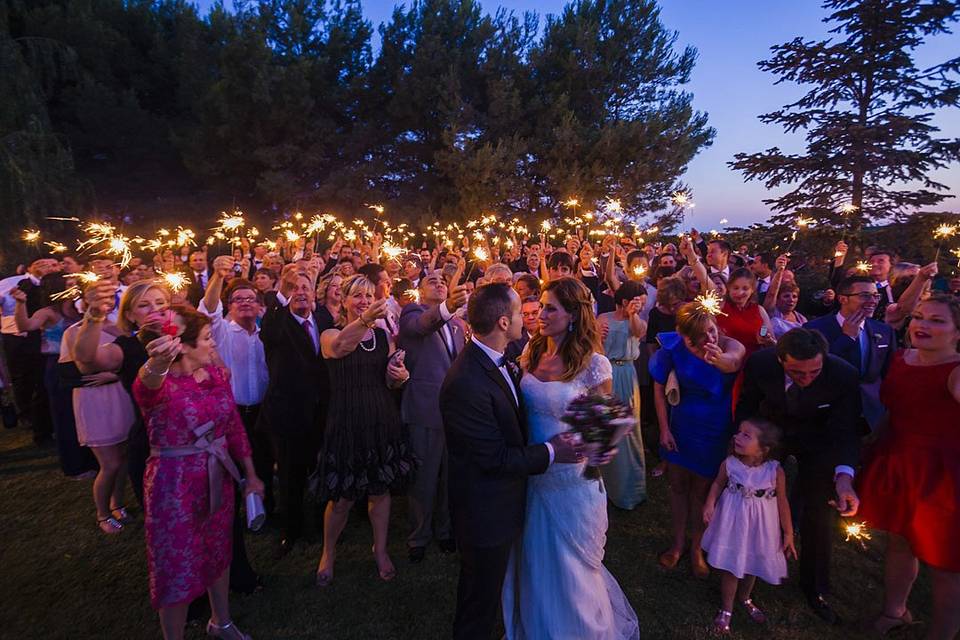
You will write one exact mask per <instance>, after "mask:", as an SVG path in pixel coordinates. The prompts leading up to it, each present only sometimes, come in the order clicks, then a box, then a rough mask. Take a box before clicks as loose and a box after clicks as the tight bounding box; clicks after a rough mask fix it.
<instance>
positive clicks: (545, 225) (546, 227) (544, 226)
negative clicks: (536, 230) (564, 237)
mask: <svg viewBox="0 0 960 640" xmlns="http://www.w3.org/2000/svg"><path fill="white" fill-rule="evenodd" d="M540 230H541V231H543V232H544V233H547V232H548V231H550V221H549V220H544V221H543V222H541V223H540Z"/></svg>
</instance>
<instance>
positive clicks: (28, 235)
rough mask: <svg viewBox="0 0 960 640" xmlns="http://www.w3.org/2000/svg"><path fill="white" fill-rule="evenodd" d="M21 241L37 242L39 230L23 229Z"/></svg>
mask: <svg viewBox="0 0 960 640" xmlns="http://www.w3.org/2000/svg"><path fill="white" fill-rule="evenodd" d="M23 240H24V242H37V241H38V240H40V230H39V229H24V230H23Z"/></svg>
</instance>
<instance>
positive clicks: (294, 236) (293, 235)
mask: <svg viewBox="0 0 960 640" xmlns="http://www.w3.org/2000/svg"><path fill="white" fill-rule="evenodd" d="M283 235H284V236H286V238H287V241H288V242H296V241H297V240H299V239H300V234H299V233H297V232H296V231H294V230H293V229H287V230H286V231H284V232H283Z"/></svg>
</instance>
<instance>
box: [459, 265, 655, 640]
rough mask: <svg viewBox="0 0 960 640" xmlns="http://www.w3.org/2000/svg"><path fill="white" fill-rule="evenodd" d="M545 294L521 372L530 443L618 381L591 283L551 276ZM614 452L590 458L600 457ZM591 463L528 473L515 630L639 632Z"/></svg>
mask: <svg viewBox="0 0 960 640" xmlns="http://www.w3.org/2000/svg"><path fill="white" fill-rule="evenodd" d="M540 302H541V305H542V310H541V313H540V317H539V320H538V325H539V331H538V332H537V333H536V334H534V335H533V336H532V337H531V339H530V343H529V344H528V345H527V348H526V349H525V350H524V354H523V356H521V366H522V368H523V371H524V373H523V377H522V379H521V380H520V383H519V385H518V386H517V391H518V392H519V393H520V394H521V395H522V397H523V398H522V403H521V404H520V407H521V409H523V410H525V411H526V415H527V425H528V428H529V439H528V440H529V444H540V443H545V442H548V441H549V440H551V439H552V438H555V437H563V436H564V435H565V434H566V432H568V431H569V429H570V427H569V425H568V424H567V423H565V422H564V421H563V416H564V414H565V413H566V411H567V407H568V406H569V405H570V402H571V401H572V400H574V399H575V398H577V397H579V396H582V395H584V394H588V393H603V394H610V393H611V391H612V388H613V371H612V367H611V366H610V361H609V360H607V358H606V357H605V356H604V355H603V353H602V349H603V346H602V343H601V340H600V329H599V327H598V325H597V320H596V319H595V318H594V315H593V301H592V299H591V296H590V290H589V289H588V288H587V287H586V285H584V284H583V283H582V282H580V281H579V280H576V279H574V278H570V277H561V278H557V279H555V280H551V281H550V282H549V283H547V285H546V286H545V287H544V290H543V293H542V294H541V297H540ZM518 311H519V306H518ZM471 314H472V312H471ZM518 315H519V314H518ZM518 321H519V320H518ZM612 457H613V455H608V456H605V457H604V458H603V459H599V460H591V461H590V463H591V464H593V465H598V466H599V465H603V464H606V463H607V462H609V461H610V459H612ZM586 465H587V461H586V460H585V461H583V462H579V463H572V464H551V465H550V466H549V467H547V470H546V471H545V472H544V473H543V474H541V475H534V476H529V478H528V481H527V505H526V513H525V520H524V526H523V534H522V538H521V541H520V544H519V546H517V547H516V549H515V551H514V552H513V554H512V555H511V557H510V561H509V565H508V567H507V571H506V575H507V576H508V577H507V579H506V581H505V582H504V585H503V618H504V627H505V631H506V637H507V638H508V640H519V639H523V638H560V637H563V638H578V639H580V640H600V639H601V638H602V639H604V640H613V639H619V638H624V639H633V638H639V633H640V632H639V625H638V622H637V614H636V613H635V612H634V611H633V609H632V607H631V606H630V603H629V602H628V601H627V598H626V596H624V594H623V591H622V590H621V589H620V585H618V584H617V581H616V579H615V578H614V577H613V576H612V575H610V572H609V571H607V569H606V567H604V566H603V556H604V545H605V542H606V532H607V496H606V493H605V490H604V486H603V481H602V479H600V480H595V479H592V478H588V477H585V476H584V467H585V466H586Z"/></svg>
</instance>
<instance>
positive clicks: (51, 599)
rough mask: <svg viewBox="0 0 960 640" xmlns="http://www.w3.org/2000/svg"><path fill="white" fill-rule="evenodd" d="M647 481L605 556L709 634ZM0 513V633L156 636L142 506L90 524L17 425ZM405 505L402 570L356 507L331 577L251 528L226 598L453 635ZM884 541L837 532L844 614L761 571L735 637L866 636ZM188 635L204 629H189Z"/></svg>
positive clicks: (307, 547)
mask: <svg viewBox="0 0 960 640" xmlns="http://www.w3.org/2000/svg"><path fill="white" fill-rule="evenodd" d="M649 492H650V499H649V501H648V503H647V504H645V505H643V506H641V507H638V508H637V509H636V510H635V511H632V512H619V511H615V512H612V513H611V519H610V531H609V534H608V535H609V539H608V541H607V559H606V565H607V567H608V568H609V569H610V570H611V572H612V573H613V574H614V576H616V578H617V579H618V580H619V581H620V584H621V585H622V586H623V588H624V591H625V592H626V594H627V596H628V597H629V599H630V601H631V602H632V603H633V606H634V608H635V609H636V611H637V614H638V615H639V617H640V625H641V635H642V637H643V638H646V639H650V638H677V639H690V638H707V637H709V634H708V633H707V626H708V624H709V622H710V620H711V619H712V616H713V614H714V613H715V611H716V608H717V604H716V603H717V598H718V589H719V580H718V579H717V578H716V577H715V576H714V577H712V578H711V579H710V580H706V581H699V580H696V579H694V578H693V577H691V575H690V573H689V568H688V566H687V565H686V564H684V563H681V565H680V567H679V568H678V569H677V570H676V571H673V572H667V571H664V570H662V569H661V568H659V567H658V566H657V563H656V557H657V553H658V552H659V551H661V550H662V549H663V548H665V546H666V544H667V527H666V522H667V519H668V514H667V505H666V500H665V492H666V484H665V481H664V480H663V479H650V481H649ZM0 514H2V516H3V517H2V518H0V567H2V570H0V638H55V639H59V638H71V639H73V638H108V637H110V638H159V637H160V631H159V625H158V622H157V617H156V614H155V613H154V612H153V610H152V609H151V608H150V604H149V599H148V592H147V575H146V561H145V556H144V542H143V527H142V524H141V522H142V519H141V518H139V516H140V514H139V511H138V512H137V514H136V515H137V516H138V522H137V523H135V524H133V525H132V526H129V527H127V529H125V530H124V532H123V533H122V534H121V535H118V536H113V537H106V536H104V535H103V534H101V533H100V532H99V530H98V529H97V528H96V526H95V524H94V512H93V503H92V499H91V497H90V482H89V481H84V482H75V481H70V480H66V479H64V478H63V477H62V475H61V473H60V471H59V468H58V466H57V461H56V457H55V454H54V453H53V452H52V451H40V450H38V449H36V448H35V447H34V446H33V445H32V443H31V441H30V437H29V434H28V433H27V432H26V431H25V430H24V429H22V428H18V429H14V430H11V431H2V432H0ZM405 515H406V504H405V501H404V500H403V499H400V500H397V501H395V504H394V517H393V522H392V529H391V537H392V543H391V545H390V548H391V552H392V554H393V558H394V561H395V563H396V565H397V569H398V577H397V579H396V580H394V581H393V582H392V583H383V582H381V581H380V580H378V579H377V578H376V574H375V565H374V562H373V558H372V555H371V553H370V545H371V539H370V527H369V523H368V522H367V521H366V519H365V518H361V517H356V516H355V515H351V521H350V523H349V524H348V526H347V530H346V532H345V537H344V540H343V541H342V543H341V545H340V550H339V557H338V563H337V573H336V579H335V582H334V584H333V585H332V586H331V587H330V588H328V589H326V590H322V591H321V590H317V589H316V588H314V587H313V572H314V570H315V568H316V563H317V560H318V559H319V556H320V544H319V541H317V540H315V539H310V540H308V544H304V543H301V546H300V547H298V548H296V549H294V551H293V552H292V553H291V554H290V555H288V556H287V557H286V558H284V559H283V560H282V561H279V562H277V561H274V560H273V555H272V550H273V545H274V544H275V543H276V538H277V534H276V531H275V530H272V529H270V528H266V529H265V531H266V533H263V534H257V535H248V536H247V548H248V552H249V554H250V556H251V558H252V562H253V564H254V566H255V567H256V569H257V570H258V571H259V572H260V573H261V574H262V576H263V579H264V582H265V585H266V589H265V590H264V591H263V592H261V593H258V594H255V595H252V596H243V597H234V598H233V600H232V608H233V613H234V619H235V620H236V621H237V624H238V625H239V626H240V628H242V629H243V630H244V631H246V632H247V633H250V634H251V635H253V637H254V638H256V639H258V640H262V639H267V638H277V639H284V640H286V639H291V640H292V639H294V638H317V639H322V638H337V639H350V638H357V639H370V638H418V639H419V638H444V637H448V636H449V632H450V624H451V621H452V618H453V609H454V599H455V591H456V577H457V561H456V556H443V555H440V554H439V553H438V552H437V551H436V549H435V548H433V547H432V548H430V549H429V550H428V554H427V558H426V560H425V561H424V562H423V564H421V565H417V566H412V565H410V564H408V563H407V560H406V554H405V550H404V543H403V538H404V534H405V531H406V526H405V521H406V519H405ZM877 537H878V538H879V536H877ZM881 542H882V541H881V540H874V541H873V542H871V543H869V547H868V549H867V550H866V551H864V550H861V549H859V548H858V547H856V546H854V545H853V544H844V543H842V541H841V539H840V534H839V531H838V544H837V547H836V549H837V553H836V554H835V561H834V571H833V577H834V592H835V596H834V598H833V602H834V603H835V604H836V608H837V610H838V612H839V613H840V614H841V615H842V616H843V617H844V619H845V621H846V622H845V624H844V626H840V627H828V626H826V625H825V624H824V623H822V622H821V621H820V620H819V619H818V618H816V617H815V616H814V615H813V614H812V613H810V612H809V611H808V609H807V607H806V604H805V602H804V601H803V599H802V597H801V595H800V593H799V591H798V590H797V589H796V587H795V586H792V585H790V584H786V585H783V586H779V587H770V586H768V585H764V584H759V585H758V587H757V589H756V593H755V598H756V601H757V602H758V604H759V605H760V606H761V607H763V608H765V609H766V611H767V613H768V615H769V616H770V618H771V624H770V625H769V627H768V628H758V627H755V626H752V623H751V622H750V621H749V620H748V619H746V617H745V615H744V614H742V613H736V614H735V615H734V621H733V630H734V633H733V637H734V638H775V639H783V640H787V639H792V638H817V639H820V638H837V639H839V638H860V637H864V638H866V637H869V636H867V635H864V634H860V633H859V632H857V630H856V629H857V626H858V624H859V622H860V621H861V620H863V619H864V618H866V617H867V616H871V615H874V614H875V613H877V612H878V611H879V608H880V604H881V596H882V594H881V570H882V567H881V563H880V558H881V549H882V547H881V544H880V543H881ZM795 572H796V566H795V565H792V566H791V573H794V574H795ZM544 588H549V585H544ZM929 598H930V591H929V581H928V579H927V577H926V574H925V573H924V572H922V573H921V578H920V580H919V581H918V583H917V586H916V588H915V590H914V596H913V598H912V602H911V604H912V605H913V606H912V610H913V611H914V614H915V616H916V617H917V618H918V619H920V620H924V619H929V615H930V611H929V604H928V603H929ZM922 631H923V627H922V626H921V627H919V628H913V629H910V630H906V631H903V632H901V633H897V634H895V635H894V637H897V638H920V637H922ZM187 637H188V638H201V637H205V636H204V635H203V633H202V630H201V629H200V628H191V629H190V630H188V633H187ZM535 640H540V639H535ZM543 640H546V639H543Z"/></svg>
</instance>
